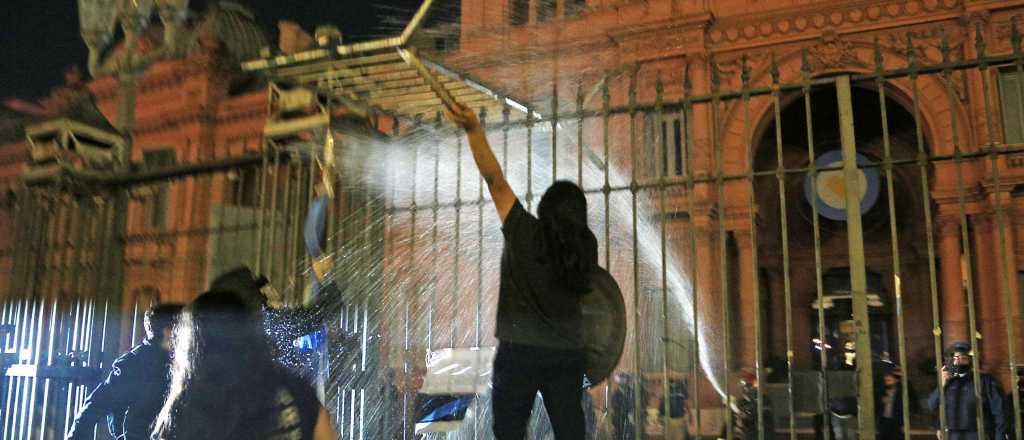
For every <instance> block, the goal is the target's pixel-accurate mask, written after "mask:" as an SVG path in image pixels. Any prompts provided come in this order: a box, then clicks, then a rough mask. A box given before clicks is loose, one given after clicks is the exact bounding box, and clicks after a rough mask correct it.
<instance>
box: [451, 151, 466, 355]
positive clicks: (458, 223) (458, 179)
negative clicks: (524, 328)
mask: <svg viewBox="0 0 1024 440" xmlns="http://www.w3.org/2000/svg"><path fill="white" fill-rule="evenodd" d="M466 141H467V142H468V141H469V140H468V139H467V140H466ZM461 236H462V135H461V134H458V135H456V136H455V248H454V249H455V252H454V253H455V255H454V258H455V262H454V266H452V267H454V268H455V270H454V272H453V274H452V275H453V277H454V279H453V280H452V286H454V287H455V288H453V289H452V293H451V295H452V306H453V307H457V304H458V303H459V296H458V294H457V293H456V292H455V290H456V289H457V288H458V286H459V285H460V284H459V278H460V277H459V275H460V274H461V272H462V268H461V266H459V256H460V255H461V252H459V241H460V238H461ZM458 328H459V319H458V317H457V316H452V334H451V345H449V348H455V338H456V336H455V334H456V333H457V332H458Z"/></svg>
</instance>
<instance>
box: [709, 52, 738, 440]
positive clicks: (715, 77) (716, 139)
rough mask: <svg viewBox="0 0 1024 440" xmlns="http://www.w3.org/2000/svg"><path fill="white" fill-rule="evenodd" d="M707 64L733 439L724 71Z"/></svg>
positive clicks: (729, 430)
mask: <svg viewBox="0 0 1024 440" xmlns="http://www.w3.org/2000/svg"><path fill="white" fill-rule="evenodd" d="M708 64H710V67H711V96H712V99H711V121H710V122H711V149H712V153H713V154H714V167H715V170H716V173H715V174H716V175H717V177H716V178H715V181H714V184H715V194H716V196H717V199H718V200H717V203H716V205H717V206H716V207H715V208H716V211H715V220H716V224H717V228H716V229H717V230H716V232H717V235H718V237H717V238H718V240H717V241H718V283H719V285H718V292H719V295H720V296H721V302H722V304H721V309H722V310H721V313H722V315H721V316H722V323H721V328H722V336H723V337H722V359H721V361H722V367H723V368H722V373H723V374H724V375H725V384H724V386H723V389H724V392H725V398H724V399H723V400H722V405H723V407H724V410H725V426H726V428H725V438H726V440H733V438H735V433H734V432H733V430H734V428H735V427H734V423H735V420H734V419H733V416H734V414H733V412H732V407H733V396H732V393H731V392H730V391H729V387H730V385H732V341H731V340H730V339H731V336H730V334H729V333H730V330H731V327H732V321H731V320H730V313H729V312H730V310H729V304H730V301H729V274H728V273H727V272H726V271H727V269H728V267H729V266H728V264H729V262H728V256H727V255H726V230H725V221H726V212H725V210H726V208H725V180H724V179H722V178H721V176H724V175H725V157H724V154H725V151H724V150H725V145H722V134H721V132H720V131H719V130H720V129H721V127H720V126H719V120H718V119H719V117H720V116H721V115H720V114H719V112H720V111H721V105H722V100H721V97H720V95H719V87H720V86H721V72H720V71H719V70H718V63H717V62H715V61H714V60H709V62H708Z"/></svg>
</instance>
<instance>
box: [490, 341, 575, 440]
mask: <svg viewBox="0 0 1024 440" xmlns="http://www.w3.org/2000/svg"><path fill="white" fill-rule="evenodd" d="M583 361H584V358H583V353H582V352H581V351H575V350H555V349H550V348H542V347H533V346H527V345H519V344H512V343H508V342H501V343H500V344H499V345H498V353H497V354H496V355H495V358H494V378H493V379H492V386H493V388H494V390H493V393H492V396H491V402H492V405H493V410H494V437H495V438H497V439H498V440H523V439H524V438H526V425H527V424H528V423H529V421H530V412H531V411H532V410H533V400H534V397H535V396H536V395H537V392H538V391H540V394H541V397H542V398H543V399H544V407H545V408H546V409H547V411H548V418H550V419H551V426H552V428H553V429H554V431H555V439H556V440H583V438H584V436H585V431H586V428H585V423H584V418H583V407H582V404H581V397H582V392H583Z"/></svg>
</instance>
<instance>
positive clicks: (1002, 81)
mask: <svg viewBox="0 0 1024 440" xmlns="http://www.w3.org/2000/svg"><path fill="white" fill-rule="evenodd" d="M1018 79H1022V80H1024V72H1022V73H1021V74H1020V78H1018V75H1017V68H1016V66H1006V67H1003V68H1001V69H999V95H1000V96H999V97H1000V102H1001V103H1002V107H1001V108H1000V110H1002V114H1003V139H1004V141H1005V142H1006V143H1007V144H1019V143H1024V130H1022V129H1024V127H1021V122H1020V116H1021V102H1020V93H1021V92H1024V90H1018V84H1019V83H1018ZM1019 86H1020V87H1024V83H1020V84H1019Z"/></svg>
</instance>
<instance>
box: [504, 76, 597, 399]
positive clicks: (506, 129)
mask: <svg viewBox="0 0 1024 440" xmlns="http://www.w3.org/2000/svg"><path fill="white" fill-rule="evenodd" d="M605 77H606V78H607V75H606V76H605ZM610 107H611V92H610V91H609V90H608V81H602V82H601V144H602V147H603V149H604V164H605V166H604V169H603V170H602V171H603V174H604V186H603V187H602V194H603V195H604V268H605V270H607V271H608V273H611V272H612V265H611V264H612V251H611V241H610V237H611V213H610V211H609V209H610V206H611V191H610V190H609V188H610V186H609V174H608V173H609V171H608V169H609V166H608V163H609V162H610V160H611V156H610V155H609V151H608V150H609V145H610V144H611V138H610V134H609V127H608V125H609V117H610V115H609V113H608V109H609V108H610ZM506 108H507V107H506ZM529 116H530V115H529V114H527V119H529ZM505 130H506V132H507V129H505ZM506 144H507V142H506ZM581 188H582V187H581ZM608 397H609V387H607V386H606V387H605V388H604V415H605V417H607V416H608Z"/></svg>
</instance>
